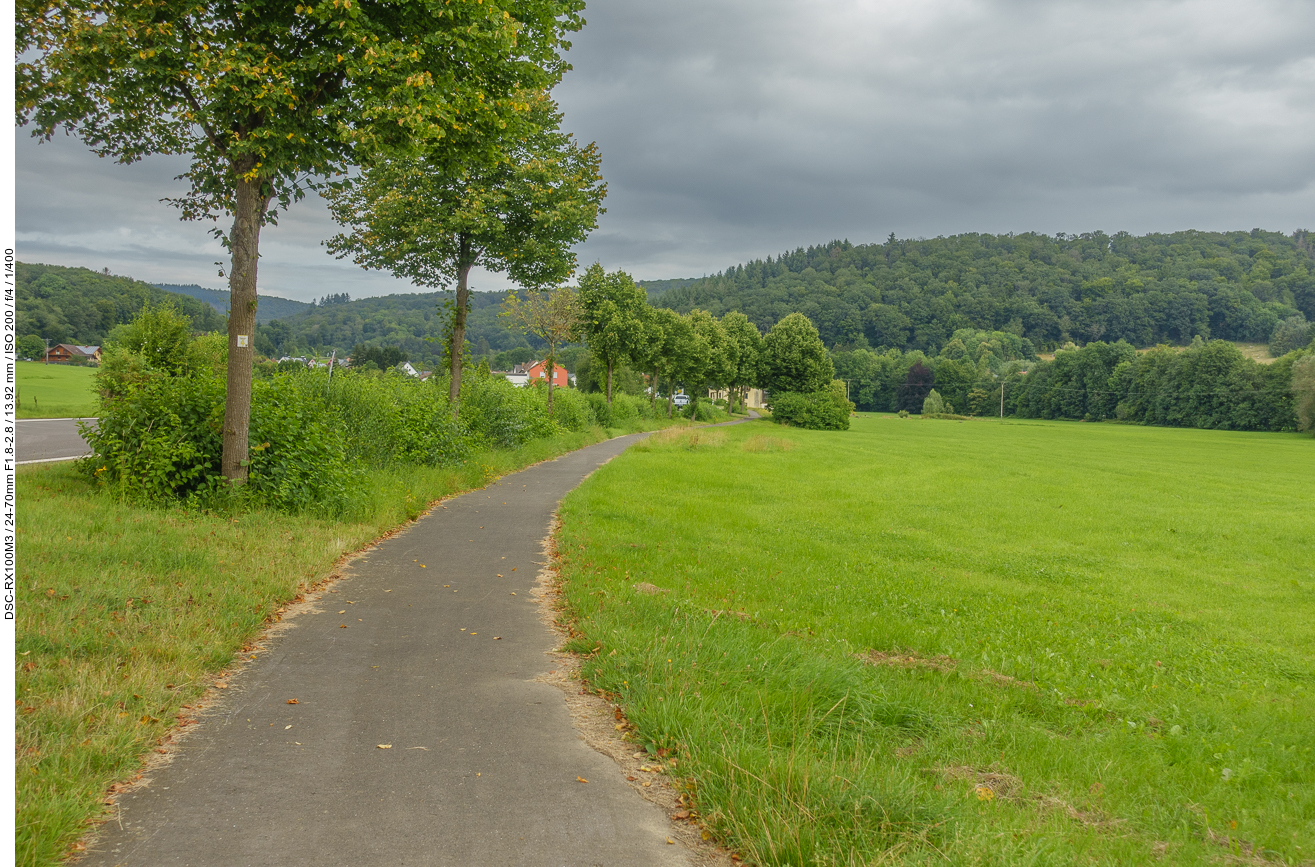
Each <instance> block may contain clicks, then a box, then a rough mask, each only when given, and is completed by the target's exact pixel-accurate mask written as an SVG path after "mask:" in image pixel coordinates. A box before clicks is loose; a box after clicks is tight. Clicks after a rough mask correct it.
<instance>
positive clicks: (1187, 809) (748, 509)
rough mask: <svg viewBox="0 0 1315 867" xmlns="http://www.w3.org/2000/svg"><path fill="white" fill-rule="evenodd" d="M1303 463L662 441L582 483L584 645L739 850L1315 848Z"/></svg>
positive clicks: (893, 424) (1217, 443) (1311, 621)
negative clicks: (642, 588) (647, 589)
mask: <svg viewBox="0 0 1315 867" xmlns="http://www.w3.org/2000/svg"><path fill="white" fill-rule="evenodd" d="M1312 479H1315V441H1312V440H1310V439H1309V438H1308V437H1300V436H1297V435H1283V434H1254V433H1232V432H1215V431H1200V430H1182V429H1166V428H1146V427H1132V426H1119V425H1112V424H1106V425H1089V424H1081V423H1062V422H1060V423H1055V422H1013V423H1010V422H1006V423H1003V424H1002V423H999V422H993V421H970V422H953V421H940V420H920V419H897V418H895V417H892V416H874V415H865V416H861V417H859V418H858V419H856V420H855V423H854V426H853V429H852V430H851V431H848V432H843V433H823V432H808V431H801V430H793V429H785V428H781V427H778V426H775V425H772V424H770V423H766V422H755V423H750V424H745V425H740V426H737V427H732V428H725V429H721V430H715V431H708V430H703V431H697V432H693V433H690V432H684V433H681V432H669V433H666V434H659V435H656V436H655V437H654V438H653V439H652V440H651V441H650V442H649V443H648V444H646V445H642V446H638V447H636V448H634V449H632V450H631V451H630V452H628V453H627V454H625V455H624V456H622V457H620V458H618V459H617V460H614V461H612V462H611V463H610V464H608V465H607V466H606V467H604V468H603V469H602V470H600V471H599V472H598V473H596V474H595V475H594V476H593V477H591V478H590V479H589V480H588V481H587V482H586V483H585V484H584V485H583V486H582V487H581V488H579V489H577V491H575V492H574V493H573V494H571V495H570V496H569V497H568V498H567V500H566V502H565V503H564V506H563V511H562V519H563V527H562V529H561V531H560V533H559V536H558V556H559V558H560V565H561V568H562V577H563V578H564V592H565V594H566V599H565V602H566V605H567V614H566V616H568V617H573V618H574V623H575V628H576V629H577V630H578V631H579V633H580V634H581V637H580V638H577V639H575V640H573V641H572V642H571V647H572V648H573V649H575V650H578V651H581V652H585V653H589V654H590V656H589V658H588V660H587V661H586V663H585V676H586V677H587V678H588V679H589V680H590V681H591V682H592V684H593V685H594V686H595V687H596V688H598V689H599V690H601V691H603V692H604V693H606V694H609V695H611V696H612V697H613V698H614V699H615V700H616V701H617V702H618V704H620V705H621V706H622V707H623V708H624V710H625V711H626V713H627V715H628V718H629V720H630V721H631V722H632V723H633V724H634V725H635V726H636V727H637V730H636V731H635V733H634V737H636V738H637V739H639V740H641V741H642V742H645V743H647V744H649V745H650V748H652V749H657V748H666V749H670V750H673V751H674V755H675V757H676V765H675V767H674V768H673V773H674V774H675V775H676V776H677V777H678V778H679V779H680V780H682V781H683V785H685V786H686V787H687V788H688V790H689V792H690V795H691V798H692V800H693V803H694V804H695V805H696V806H697V809H698V811H699V814H700V815H701V817H702V820H703V821H704V823H705V825H706V826H707V827H709V828H710V829H712V830H713V831H714V833H716V834H717V835H719V836H720V837H721V838H722V839H723V840H724V841H725V842H726V843H727V844H728V845H730V846H732V847H733V848H735V849H737V850H738V851H739V852H741V853H742V854H743V855H744V857H745V858H746V860H747V861H749V862H750V863H756V864H763V865H793V867H805V865H808V867H812V865H847V867H848V865H855V867H857V865H871V864H888V863H898V864H922V863H927V864H943V863H949V864H965V865H967V864H1075V863H1082V864H1085V863H1091V864H1141V863H1147V862H1151V861H1154V860H1157V859H1163V861H1164V862H1165V863H1174V864H1197V863H1200V864H1217V863H1236V864H1242V863H1275V864H1278V863H1288V864H1312V863H1315V752H1313V751H1315V694H1313V690H1315V504H1313V501H1312V488H1311V480H1312ZM639 582H647V583H649V584H652V585H656V587H658V588H660V589H661V590H662V591H666V592H652V593H651V594H646V593H641V592H637V591H636V590H635V589H633V588H634V585H636V584H637V583H639Z"/></svg>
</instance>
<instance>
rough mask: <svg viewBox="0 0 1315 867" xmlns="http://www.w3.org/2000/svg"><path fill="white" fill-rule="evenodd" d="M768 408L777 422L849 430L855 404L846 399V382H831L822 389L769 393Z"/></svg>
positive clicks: (813, 428) (797, 425)
mask: <svg viewBox="0 0 1315 867" xmlns="http://www.w3.org/2000/svg"><path fill="white" fill-rule="evenodd" d="M771 408H772V418H773V419H774V420H776V421H777V422H778V423H780V424H788V425H793V426H794V427H802V428H809V429H811V430H849V414H850V413H851V412H852V411H853V409H854V404H852V403H850V402H849V401H848V400H846V399H845V384H844V383H843V382H832V383H831V387H830V388H826V389H823V390H821V391H814V392H808V393H800V392H784V393H782V394H776V395H772V405H771Z"/></svg>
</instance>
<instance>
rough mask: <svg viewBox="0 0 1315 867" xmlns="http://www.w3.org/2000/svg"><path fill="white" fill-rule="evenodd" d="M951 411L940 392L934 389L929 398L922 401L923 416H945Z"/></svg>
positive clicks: (928, 395)
mask: <svg viewBox="0 0 1315 867" xmlns="http://www.w3.org/2000/svg"><path fill="white" fill-rule="evenodd" d="M949 411H950V410H949V409H947V408H946V406H945V400H944V399H943V398H942V397H941V395H940V392H938V391H937V390H936V389H934V388H933V389H932V390H931V391H930V392H929V393H928V394H927V397H926V398H924V399H923V401H922V414H923V415H945V413H947V412H949Z"/></svg>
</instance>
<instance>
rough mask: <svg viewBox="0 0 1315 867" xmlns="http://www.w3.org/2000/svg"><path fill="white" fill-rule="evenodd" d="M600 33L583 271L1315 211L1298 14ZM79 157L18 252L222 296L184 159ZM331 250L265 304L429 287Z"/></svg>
mask: <svg viewBox="0 0 1315 867" xmlns="http://www.w3.org/2000/svg"><path fill="white" fill-rule="evenodd" d="M586 15H587V17H588V19H589V24H588V26H587V27H586V29H585V30H584V31H583V32H581V33H579V34H576V36H575V39H574V42H575V47H574V48H573V49H572V51H571V52H570V54H569V55H568V59H569V60H570V61H571V63H572V64H573V65H574V71H572V72H571V73H569V74H568V76H567V79H566V81H565V82H564V83H563V84H562V85H561V86H560V87H559V88H558V90H557V97H558V99H559V100H560V102H561V104H562V107H563V109H564V111H565V115H566V123H567V126H568V128H569V129H570V130H571V131H572V132H574V133H575V134H576V135H577V137H579V138H580V139H582V140H584V141H595V140H596V141H597V142H598V143H599V145H600V146H601V148H602V152H603V172H604V177H605V178H606V180H607V182H608V186H609V196H608V199H607V202H606V206H607V208H608V213H607V214H605V215H604V217H603V218H602V222H601V226H600V228H599V230H598V231H597V232H596V233H595V234H594V236H593V237H592V238H591V239H590V240H589V241H588V242H587V243H586V244H584V245H583V246H582V247H581V249H580V251H579V252H580V256H581V260H582V263H586V264H587V263H588V262H591V261H594V260H595V259H597V260H600V261H602V262H603V263H604V264H605V265H606V266H607V267H609V268H615V267H624V268H626V269H628V270H630V271H632V272H633V273H635V274H636V275H637V276H640V277H648V278H661V277H673V276H689V275H697V274H703V273H706V272H710V271H715V270H719V269H721V268H724V267H726V266H728V265H731V264H734V263H735V262H738V261H743V260H744V259H747V258H750V257H755V256H763V255H767V254H771V253H776V252H779V251H781V250H783V249H790V248H793V247H795V246H799V245H805V244H810V243H819V242H822V241H825V240H829V239H831V238H834V237H848V238H850V239H851V240H854V241H870V240H878V239H881V238H884V237H885V235H886V234H887V233H888V232H891V231H894V232H896V233H897V234H899V235H901V236H918V235H938V234H951V233H955V232H963V231H987V232H1005V231H1046V232H1055V231H1061V230H1062V231H1084V230H1090V229H1097V228H1100V229H1104V230H1106V231H1115V230H1119V229H1127V230H1129V231H1134V232H1146V231H1170V230H1174V229H1181V228H1202V229H1225V228H1250V227H1252V226H1263V227H1266V228H1271V229H1281V230H1288V231H1290V230H1291V229H1293V228H1296V227H1298V226H1305V227H1310V224H1311V222H1312V220H1311V215H1313V214H1315V4H1311V3H1308V2H1301V0H1291V2H1282V0H1270V2H1264V0H1261V2H1251V3H1246V4H1239V3H1236V2H1206V0H1186V2H1102V3H1090V2H1055V0H995V2H988V0H899V2H894V0H890V2H860V0H848V2H811V3H810V2H798V0H754V2H749V0H727V2H719V3H707V2H696V0H670V2H665V3H634V2H632V0H593V2H591V3H590V6H589V8H588V10H587V12H586ZM56 144H58V143H56ZM80 148H81V146H80V145H78V144H77V143H76V142H71V143H65V144H64V145H60V146H59V147H56V146H54V145H49V146H43V148H42V149H40V150H32V149H31V148H30V147H26V146H24V147H22V148H20V154H19V161H20V173H19V200H20V201H19V229H20V232H21V233H23V234H22V235H21V237H22V238H25V239H26V241H27V242H29V243H25V244H24V249H33V245H35V246H36V248H37V249H42V250H52V251H56V250H62V251H63V252H61V253H60V255H61V256H67V257H73V256H76V255H80V252H79V251H88V255H99V256H100V257H101V258H100V259H97V260H96V261H94V262H91V263H90V264H91V265H93V266H99V263H100V262H101V261H104V260H105V257H107V256H111V255H113V256H118V257H120V259H119V260H115V261H120V260H121V261H122V262H124V267H125V271H124V272H125V273H137V274H141V273H144V271H145V270H150V271H151V272H152V273H162V272H164V271H169V272H170V273H172V274H175V275H177V276H175V277H172V278H168V279H176V280H180V281H186V282H191V281H193V280H195V281H196V282H201V283H203V284H206V285H218V280H217V278H215V277H214V276H213V274H214V267H213V265H211V264H210V263H211V262H213V261H214V260H215V259H217V258H221V256H220V255H218V253H222V251H220V250H219V248H218V246H217V245H215V244H214V242H213V241H212V240H211V239H209V238H208V237H207V236H206V234H205V229H206V227H204V226H198V225H196V224H180V223H178V221H177V219H176V213H175V212H174V211H173V210H172V209H170V208H168V207H166V206H165V205H162V204H159V203H157V202H156V199H158V198H160V197H161V196H164V195H171V194H175V193H176V192H177V190H176V184H175V183H174V182H173V181H171V180H170V178H172V176H173V175H176V174H178V173H179V172H180V171H181V168H180V165H181V164H180V163H178V162H172V163H171V162H169V161H167V160H159V161H156V162H152V163H149V164H148V165H145V166H132V167H122V166H115V165H112V164H108V163H106V162H105V161H99V160H96V159H95V157H91V156H90V155H88V154H86V152H85V150H81V151H80V150H79V149H80ZM333 232H334V227H333V225H332V223H331V221H330V220H329V218H328V215H327V212H326V211H325V209H324V208H323V205H322V203H318V202H316V201H313V200H308V201H306V202H302V203H300V204H298V205H296V206H294V208H293V209H292V211H291V212H289V213H288V214H287V215H286V216H285V217H284V218H283V219H282V221H281V223H280V225H279V226H278V227H276V228H273V229H270V230H268V231H267V232H266V234H265V235H264V236H263V244H262V247H263V250H264V253H265V258H263V259H262V262H261V269H262V270H261V274H262V280H261V282H262V285H263V286H265V287H268V289H267V291H276V292H278V293H279V294H286V295H289V296H290V297H298V298H310V297H314V296H316V295H319V294H323V293H324V292H326V291H350V292H352V294H353V295H363V294H380V293H384V292H392V291H406V290H407V288H409V287H407V285H406V284H405V283H403V282H402V281H396V280H393V279H392V278H391V277H390V276H389V275H386V274H382V275H381V274H378V273H377V272H375V273H367V272H363V271H361V270H360V269H358V268H356V267H355V266H353V265H352V264H351V263H349V262H338V261H335V260H333V259H332V258H331V257H329V256H328V255H327V254H326V253H325V252H324V251H323V248H322V247H321V246H320V242H321V241H322V240H323V239H324V238H326V237H328V236H329V235H331V234H332V233H333ZM43 244H44V245H46V246H44V247H42V246H41V245H43ZM61 245H62V246H61ZM134 262H136V263H139V265H137V266H133V267H138V268H139V270H138V271H131V270H130V269H129V266H132V265H133V263H134ZM65 263H66V264H82V263H81V262H73V261H66V262H65ZM143 269H144V270H143ZM182 272H186V274H188V275H198V276H183V274H182ZM201 276H206V279H201ZM148 279H157V280H158V279H166V278H165V277H162V276H152V277H149V278H148ZM476 285H477V286H480V287H481V288H501V287H502V286H504V285H505V283H504V281H502V280H501V279H500V278H499V277H498V276H497V275H480V277H479V279H477V280H476Z"/></svg>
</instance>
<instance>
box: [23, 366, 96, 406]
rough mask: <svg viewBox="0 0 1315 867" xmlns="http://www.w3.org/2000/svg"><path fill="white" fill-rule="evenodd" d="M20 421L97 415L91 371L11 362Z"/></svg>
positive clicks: (93, 373)
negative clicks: (16, 389) (16, 390)
mask: <svg viewBox="0 0 1315 867" xmlns="http://www.w3.org/2000/svg"><path fill="white" fill-rule="evenodd" d="M14 368H15V372H14V377H15V380H16V382H17V384H18V417H19V418H85V417H89V416H93V415H95V414H96V390H95V387H94V384H93V380H92V377H93V376H95V374H96V370H95V368H92V367H78V366H75V365H71V364H42V363H41V362H39V361H17V362H14Z"/></svg>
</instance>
